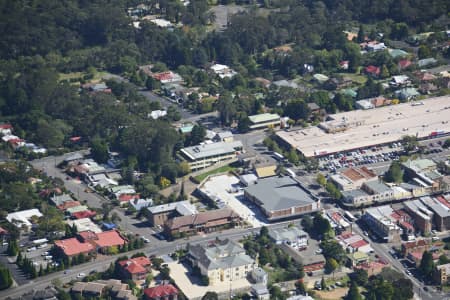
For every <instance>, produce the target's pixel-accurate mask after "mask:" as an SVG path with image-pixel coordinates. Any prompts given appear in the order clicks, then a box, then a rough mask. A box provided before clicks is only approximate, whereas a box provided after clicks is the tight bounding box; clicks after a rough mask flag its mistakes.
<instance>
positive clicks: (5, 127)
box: [0, 124, 13, 129]
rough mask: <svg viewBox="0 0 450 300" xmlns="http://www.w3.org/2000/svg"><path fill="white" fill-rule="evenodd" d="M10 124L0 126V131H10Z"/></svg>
mask: <svg viewBox="0 0 450 300" xmlns="http://www.w3.org/2000/svg"><path fill="white" fill-rule="evenodd" d="M12 128H13V127H12V125H11V124H0V129H12Z"/></svg>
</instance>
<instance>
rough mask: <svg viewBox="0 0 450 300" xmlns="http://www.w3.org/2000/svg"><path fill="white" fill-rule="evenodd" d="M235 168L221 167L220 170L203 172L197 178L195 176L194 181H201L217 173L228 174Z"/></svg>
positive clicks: (229, 166)
mask: <svg viewBox="0 0 450 300" xmlns="http://www.w3.org/2000/svg"><path fill="white" fill-rule="evenodd" d="M235 169H236V168H235V167H233V166H231V165H226V166H222V167H220V168H217V169H214V170H211V171H208V172H205V173H203V174H200V175H198V176H195V179H196V180H198V181H202V180H203V179H205V178H206V177H208V176H209V175H213V174H218V173H225V172H230V171H233V170H235Z"/></svg>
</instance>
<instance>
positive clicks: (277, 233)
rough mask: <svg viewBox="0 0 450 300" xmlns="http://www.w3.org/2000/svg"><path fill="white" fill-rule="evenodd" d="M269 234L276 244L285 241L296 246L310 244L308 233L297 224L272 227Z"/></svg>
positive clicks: (302, 246) (300, 246)
mask: <svg viewBox="0 0 450 300" xmlns="http://www.w3.org/2000/svg"><path fill="white" fill-rule="evenodd" d="M269 236H270V237H271V238H272V239H273V240H274V241H275V243H276V244H283V243H284V244H287V245H290V246H292V247H294V248H305V247H307V246H308V234H307V233H306V232H304V231H303V230H302V229H300V228H299V227H297V226H292V227H285V228H275V229H273V228H270V229H269Z"/></svg>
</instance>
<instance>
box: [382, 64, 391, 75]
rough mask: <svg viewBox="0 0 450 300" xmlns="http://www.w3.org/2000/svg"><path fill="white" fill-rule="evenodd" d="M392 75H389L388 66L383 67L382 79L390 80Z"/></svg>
mask: <svg viewBox="0 0 450 300" xmlns="http://www.w3.org/2000/svg"><path fill="white" fill-rule="evenodd" d="M390 75H391V74H389V69H388V67H387V66H386V65H382V66H381V72H380V77H381V78H388V77H389V76H390Z"/></svg>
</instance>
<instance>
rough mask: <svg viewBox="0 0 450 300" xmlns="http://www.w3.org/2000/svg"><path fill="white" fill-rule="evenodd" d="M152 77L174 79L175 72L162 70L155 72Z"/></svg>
mask: <svg viewBox="0 0 450 300" xmlns="http://www.w3.org/2000/svg"><path fill="white" fill-rule="evenodd" d="M152 77H153V78H154V79H156V80H159V81H161V80H168V79H172V78H173V73H172V72H170V71H168V72H162V73H156V74H153V75H152Z"/></svg>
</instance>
